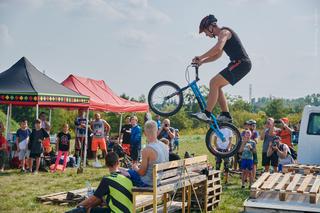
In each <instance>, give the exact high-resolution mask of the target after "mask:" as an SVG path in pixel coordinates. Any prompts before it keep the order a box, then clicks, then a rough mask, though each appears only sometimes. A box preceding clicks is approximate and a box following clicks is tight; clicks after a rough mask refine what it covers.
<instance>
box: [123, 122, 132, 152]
mask: <svg viewBox="0 0 320 213" xmlns="http://www.w3.org/2000/svg"><path fill="white" fill-rule="evenodd" d="M131 128H132V125H131V122H130V116H127V117H126V124H125V125H123V126H122V128H121V139H122V148H123V150H130V137H131ZM129 152H130V151H129Z"/></svg>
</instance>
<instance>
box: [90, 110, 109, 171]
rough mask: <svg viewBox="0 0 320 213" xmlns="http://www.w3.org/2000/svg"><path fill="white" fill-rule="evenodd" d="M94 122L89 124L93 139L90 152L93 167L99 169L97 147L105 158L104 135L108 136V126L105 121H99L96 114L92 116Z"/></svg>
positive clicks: (99, 117) (99, 116)
mask: <svg viewBox="0 0 320 213" xmlns="http://www.w3.org/2000/svg"><path fill="white" fill-rule="evenodd" d="M94 117H95V120H93V121H92V122H91V129H92V131H93V138H92V144H91V150H92V154H93V158H94V159H95V163H94V165H93V166H94V167H101V164H100V163H99V161H98V159H97V151H98V147H99V148H100V149H101V151H102V154H103V156H104V157H105V156H106V154H107V144H106V139H105V134H109V132H110V129H111V127H110V125H109V124H108V122H107V121H105V120H103V119H101V115H100V114H99V113H96V114H95V115H94Z"/></svg>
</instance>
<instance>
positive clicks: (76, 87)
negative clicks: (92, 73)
mask: <svg viewBox="0 0 320 213" xmlns="http://www.w3.org/2000/svg"><path fill="white" fill-rule="evenodd" d="M61 84H62V85H63V86H65V87H67V88H69V89H71V90H73V91H75V92H76V93H78V94H81V95H84V96H88V97H90V100H89V109H91V110H98V111H108V112H120V113H121V118H120V127H119V139H120V131H121V126H122V113H123V112H147V111H149V106H148V104H147V103H139V102H135V101H129V100H126V99H124V98H121V97H119V96H117V95H116V94H115V93H114V92H113V91H112V90H111V89H110V87H108V85H107V84H106V83H105V82H104V81H103V80H94V79H90V78H84V77H80V76H75V75H69V77H68V78H66V79H65V80H64V81H63V82H62V83H61ZM87 114H89V110H88V113H87ZM87 132H88V130H87ZM86 160H87V142H86V143H85V152H84V165H86Z"/></svg>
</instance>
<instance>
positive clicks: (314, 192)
mask: <svg viewBox="0 0 320 213" xmlns="http://www.w3.org/2000/svg"><path fill="white" fill-rule="evenodd" d="M319 189H320V175H315V174H308V175H302V174H293V173H291V172H289V173H285V174H282V173H273V174H270V173H268V172H265V173H263V174H262V176H261V177H260V178H259V179H258V180H257V181H256V182H255V183H254V184H253V185H252V186H251V191H250V198H254V199H256V198H258V196H259V194H261V193H268V194H269V196H278V197H279V200H280V201H286V200H287V199H288V197H289V196H291V197H294V196H296V197H302V196H303V197H304V198H305V199H308V198H309V202H310V203H311V204H316V203H317V200H318V198H319V195H320V193H319Z"/></svg>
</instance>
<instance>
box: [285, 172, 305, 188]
mask: <svg viewBox="0 0 320 213" xmlns="http://www.w3.org/2000/svg"><path fill="white" fill-rule="evenodd" d="M301 176H302V175H301V174H295V175H294V177H293V179H292V181H291V183H289V185H288V187H287V188H286V192H292V191H293V190H294V188H295V187H296V185H297V183H298V182H299V180H300V178H301Z"/></svg>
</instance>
